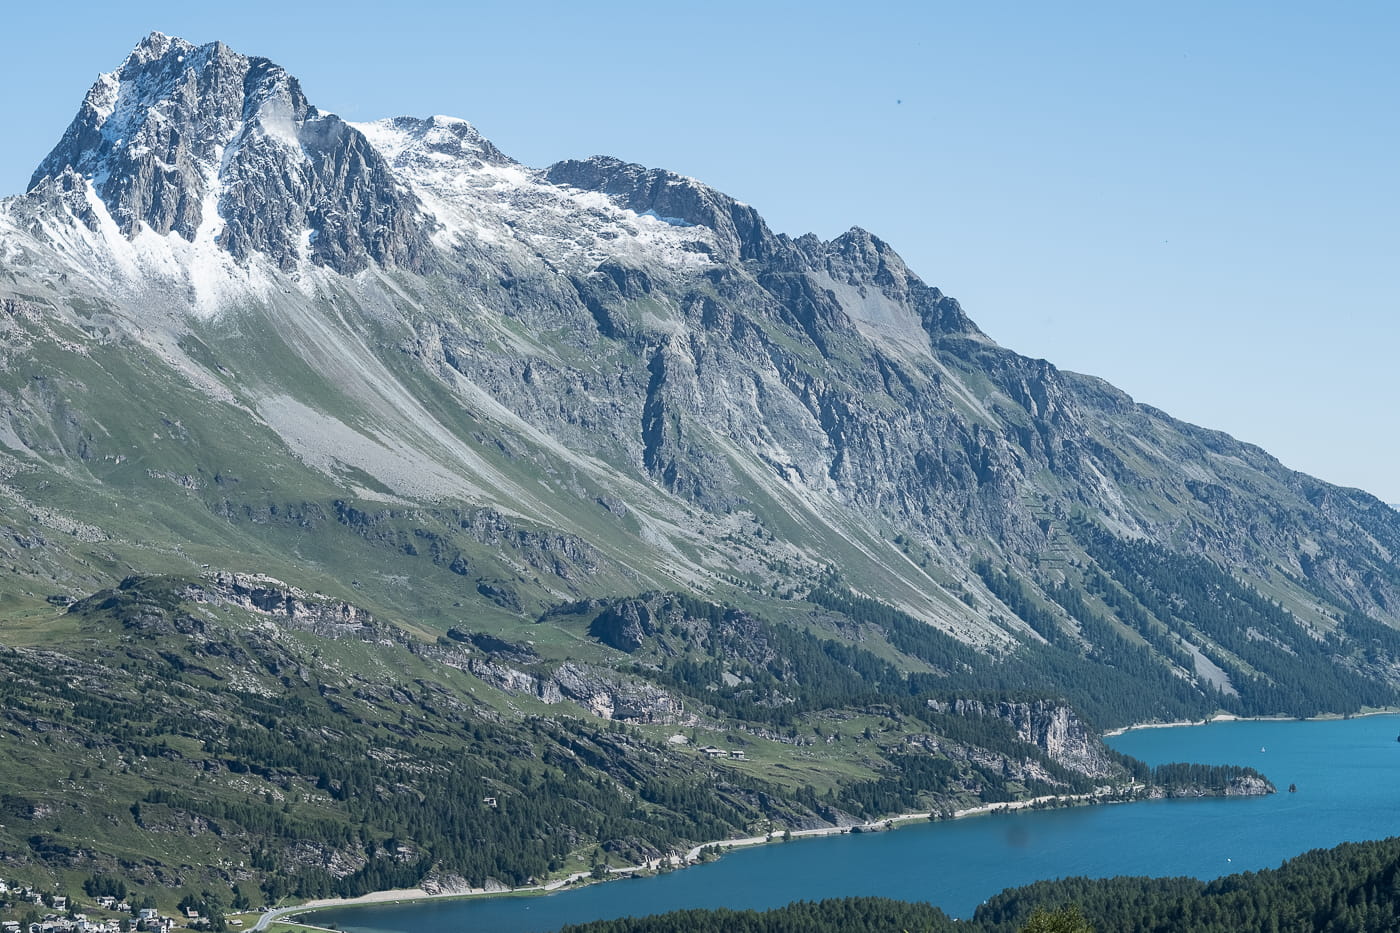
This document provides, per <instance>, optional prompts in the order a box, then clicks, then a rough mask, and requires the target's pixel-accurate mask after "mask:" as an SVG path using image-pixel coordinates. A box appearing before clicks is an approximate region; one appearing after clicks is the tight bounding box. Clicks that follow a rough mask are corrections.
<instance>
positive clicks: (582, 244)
mask: <svg viewBox="0 0 1400 933" xmlns="http://www.w3.org/2000/svg"><path fill="white" fill-rule="evenodd" d="M352 125H353V126H354V127H355V128H356V129H358V130H359V131H360V132H361V133H363V134H364V135H365V137H366V138H367V139H368V140H369V141H370V143H371V144H372V145H373V146H374V147H375V149H377V150H378V151H379V152H380V153H381V154H382V155H383V156H384V157H385V159H386V160H387V161H388V163H389V164H390V166H391V167H392V168H393V170H394V172H395V174H396V175H397V176H398V178H399V179H400V180H401V181H403V182H404V183H405V184H407V185H408V186H409V187H410V189H411V190H412V191H413V193H414V194H415V195H417V197H418V199H419V200H420V201H421V202H422V203H423V205H424V206H425V208H426V209H427V210H428V212H429V213H430V214H432V216H433V217H434V219H435V220H436V221H437V222H438V223H439V224H441V229H440V230H439V231H438V233H437V235H436V237H435V242H436V243H437V244H438V245H439V246H440V247H444V248H451V247H453V246H456V245H462V244H464V243H466V242H474V243H476V244H480V245H485V246H488V247H490V246H496V247H503V248H507V249H509V250H510V251H512V252H520V251H522V250H523V251H525V252H527V253H531V254H536V255H543V256H547V257H550V258H551V259H554V260H558V261H572V262H581V263H585V264H589V265H590V267H591V265H596V264H597V263H599V262H601V261H603V260H605V259H608V258H616V257H621V256H632V257H634V258H637V259H646V260H650V261H652V262H658V263H664V264H666V265H667V266H668V267H670V268H673V269H687V268H701V267H704V266H706V265H708V264H709V263H710V258H709V254H710V249H711V248H712V244H713V242H714V239H713V232H712V231H710V230H708V229H706V228H701V227H694V226H693V225H689V224H686V223H685V222H684V221H679V222H678V221H677V219H672V218H662V217H658V216H657V215H656V213H655V212H654V211H649V212H644V213H638V212H636V211H633V210H629V209H627V208H625V207H621V206H619V205H618V204H617V202H616V200H615V199H614V198H612V197H610V196H608V195H606V194H602V193H600V192H595V191H583V190H580V189H576V188H570V187H567V186H562V185H557V184H553V183H551V182H549V181H548V180H546V178H545V173H544V172H543V171H541V170H538V169H531V168H527V167H525V166H522V165H520V164H519V163H518V162H516V161H515V160H513V159H511V158H510V157H509V156H506V155H505V154H503V153H502V152H501V151H500V150H499V149H497V148H496V147H495V146H494V145H493V144H492V143H491V142H490V141H489V140H487V139H486V138H485V137H483V136H481V134H480V133H478V132H477V131H476V129H475V128H474V127H473V126H472V125H471V124H470V123H468V122H467V121H466V120H462V119H459V118H456V117H445V116H433V117H428V118H424V119H419V118H415V117H395V118H392V119H385V120H378V121H375V122H372V123H355V124H352Z"/></svg>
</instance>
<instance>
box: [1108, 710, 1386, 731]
mask: <svg viewBox="0 0 1400 933" xmlns="http://www.w3.org/2000/svg"><path fill="white" fill-rule="evenodd" d="M1396 715H1400V707H1383V708H1381V709H1370V710H1366V711H1365V712H1361V713H1322V714H1321V715H1318V716H1236V715H1235V714H1234V713H1216V714H1215V715H1214V716H1210V717H1208V718H1206V719H1190V720H1179V721H1177V722H1140V723H1133V724H1132V725H1130V726H1120V727H1119V728H1117V729H1109V730H1108V731H1107V732H1104V733H1103V734H1102V735H1100V736H1099V737H1100V738H1103V739H1109V738H1113V737H1114V736H1117V735H1126V734H1127V733H1129V732H1137V731H1138V730H1140V729H1178V728H1181V727H1183V726H1209V725H1211V724H1212V723H1217V722H1335V721H1337V720H1341V719H1365V718H1368V717H1371V716H1396Z"/></svg>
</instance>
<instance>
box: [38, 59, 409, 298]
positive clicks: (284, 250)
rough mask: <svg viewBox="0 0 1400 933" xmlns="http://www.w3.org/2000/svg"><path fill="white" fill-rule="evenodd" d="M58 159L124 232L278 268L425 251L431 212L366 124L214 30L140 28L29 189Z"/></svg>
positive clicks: (395, 260)
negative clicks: (200, 39) (216, 37)
mask: <svg viewBox="0 0 1400 933" xmlns="http://www.w3.org/2000/svg"><path fill="white" fill-rule="evenodd" d="M68 168H71V169H73V170H74V171H76V172H78V173H79V174H81V175H82V176H84V177H85V178H87V179H89V180H90V183H91V185H92V188H93V190H94V192H95V194H96V195H97V197H98V198H99V199H100V201H101V202H102V204H103V205H105V207H106V210H107V211H108V212H109V213H110V215H111V217H112V220H113V221H114V222H115V223H116V225H117V227H118V228H119V229H120V230H121V231H122V233H124V234H125V235H126V236H128V237H135V236H137V235H138V234H140V232H141V231H142V230H143V229H149V230H150V231H152V232H154V233H156V234H158V235H162V236H165V235H169V234H172V233H173V234H177V235H179V236H181V237H183V238H184V239H185V240H187V241H190V242H195V241H196V240H197V239H199V238H200V237H201V235H204V236H207V237H209V238H211V239H212V240H215V241H217V243H218V244H219V246H220V248H222V249H223V250H224V251H226V252H228V253H231V254H232V255H233V256H234V257H235V258H236V259H238V260H240V261H246V260H247V259H248V258H249V257H250V256H251V255H252V254H254V253H259V254H262V255H265V256H266V257H268V258H269V259H270V260H271V261H272V262H273V263H274V264H275V265H277V266H278V267H280V268H282V269H284V270H285V269H291V268H293V267H295V266H296V265H297V264H298V263H299V262H301V261H304V260H305V261H310V262H313V263H316V264H319V265H326V266H330V267H332V268H334V269H336V270H337V271H340V272H356V271H359V270H360V269H362V268H364V267H365V266H366V265H368V263H369V262H370V261H371V260H374V261H378V262H380V263H383V264H386V265H405V266H409V267H413V268H421V267H422V266H423V265H424V264H425V263H426V262H427V256H428V252H429V251H428V247H427V233H428V231H429V229H430V227H431V222H430V221H428V220H427V219H426V218H425V217H424V216H423V215H422V213H421V211H420V210H419V205H418V203H417V201H416V199H415V198H414V197H413V196H412V195H411V194H410V193H409V192H408V191H407V190H406V189H404V188H403V187H402V186H401V185H397V184H395V183H394V179H393V177H392V174H391V173H390V172H389V171H388V168H387V165H386V164H385V162H384V160H383V159H382V158H381V157H380V155H379V154H378V152H377V151H376V150H375V149H374V147H373V146H371V145H370V144H369V142H368V141H367V140H366V139H365V138H364V136H363V135H362V134H361V133H360V132H359V131H358V130H356V129H354V128H353V127H351V126H350V125H349V124H347V123H345V122H344V121H343V120H341V119H340V118H339V117H337V116H335V115H334V114H329V113H323V112H321V111H319V110H317V109H316V108H315V107H313V106H311V104H310V103H309V102H308V101H307V99H306V96H305V94H303V93H302V90H301V86H300V84H299V83H298V82H297V80H296V78H295V77H293V76H292V75H290V74H289V73H288V72H287V71H286V70H285V69H283V68H282V67H280V66H279V65H277V64H275V63H273V62H271V61H269V60H268V59H265V58H259V57H252V56H246V55H241V54H239V53H237V52H234V51H233V50H232V49H230V48H229V47H228V46H226V45H224V44H223V43H221V42H212V43H208V44H206V45H201V46H195V45H193V44H191V43H189V42H186V41H185V40H183V39H178V38H173V37H170V36H166V35H164V34H162V33H158V32H154V33H151V34H150V35H148V36H147V37H146V38H144V39H142V40H141V42H140V43H138V44H137V46H136V47H135V48H134V49H133V50H132V52H131V54H129V55H128V56H127V57H126V59H125V61H123V63H122V64H121V66H120V67H118V68H117V69H116V70H115V71H112V72H109V73H108V74H104V75H102V76H101V77H99V78H98V80H97V82H96V83H95V84H94V85H93V87H92V89H91V90H90V91H89V92H88V94H87V97H86V99H85V100H84V101H83V104H82V106H81V107H80V108H79V111H78V114H77V116H76V117H74V119H73V122H72V124H71V125H70V126H69V128H68V130H67V132H65V133H64V135H63V138H62V139H61V140H60V141H59V143H58V145H57V146H55V147H54V149H53V151H52V152H50V153H49V155H48V156H47V157H46V158H45V159H44V160H43V162H41V163H40V165H39V167H38V169H37V170H36V171H35V173H34V177H33V178H32V180H31V182H30V189H31V190H33V189H35V188H37V187H38V186H39V185H40V183H41V182H42V181H43V180H44V179H45V178H52V177H57V176H59V175H60V174H62V172H63V171H64V170H65V169H68Z"/></svg>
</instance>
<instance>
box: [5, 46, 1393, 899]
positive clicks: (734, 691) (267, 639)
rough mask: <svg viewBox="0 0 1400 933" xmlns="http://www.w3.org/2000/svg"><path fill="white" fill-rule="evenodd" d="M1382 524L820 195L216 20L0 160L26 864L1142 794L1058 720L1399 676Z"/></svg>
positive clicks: (106, 863)
mask: <svg viewBox="0 0 1400 933" xmlns="http://www.w3.org/2000/svg"><path fill="white" fill-rule="evenodd" d="M1397 553H1400V514H1397V512H1396V511H1394V510H1393V509H1391V508H1390V507H1388V506H1386V505H1385V504H1383V503H1381V502H1380V501H1378V500H1376V499H1375V498H1373V497H1372V496H1370V495H1367V494H1366V493H1364V492H1361V491H1359V490H1353V489H1342V488H1338V487H1335V486H1331V485H1328V484H1327V483H1324V482H1321V481H1319V480H1316V479H1313V478H1311V477H1308V476H1305V475H1302V474H1299V473H1296V472H1293V471H1290V470H1288V469H1286V468H1285V467H1283V466H1282V465H1280V464H1279V463H1278V462H1277V461H1276V460H1274V459H1273V458H1272V457H1270V456H1269V455H1268V454H1267V453H1265V452H1264V451H1262V450H1259V449H1258V448H1256V447H1252V446H1250V445H1247V444H1242V443H1240V442H1238V441H1236V440H1234V439H1233V438H1230V437H1228V436H1227V435H1224V434H1221V433H1219V432H1214V431H1210V430H1206V429H1203V428H1199V427H1196V426H1193V425H1189V424H1185V423H1182V422H1179V421H1176V420H1174V419H1172V418H1171V417H1170V416H1168V415H1167V414H1165V413H1163V412H1161V411H1158V410H1156V409H1153V408H1150V407H1147V406H1144V405H1140V404H1136V403H1134V402H1133V401H1132V399H1130V398H1128V397H1127V396H1126V395H1124V394H1123V393H1121V392H1119V391H1117V390H1116V389H1114V388H1113V387H1111V386H1109V385H1107V384H1106V383H1104V382H1102V381H1100V380H1097V379H1094V378H1092V377H1088V376H1082V375H1078V374H1074V373H1068V372H1063V371H1061V370H1058V369H1056V368H1055V367H1054V366H1053V365H1051V364H1050V363H1048V362H1046V361H1044V360H1032V359H1027V358H1025V357H1022V356H1019V355H1017V354H1016V353H1014V352H1012V351H1010V350H1007V349H1004V348H1002V347H999V346H997V345H996V344H995V343H994V342H993V341H992V340H991V339H989V338H988V337H987V336H986V335H985V334H983V333H982V332H981V331H980V330H979V329H978V328H977V326H976V325H975V324H974V323H973V322H972V321H971V320H970V319H969V317H968V316H967V315H966V314H965V313H964V311H963V309H962V308H961V306H960V305H959V304H958V302H957V301H955V300H954V299H952V298H950V297H949V296H947V295H944V294H943V293H942V292H941V291H939V290H938V289H937V288H935V287H932V286H930V285H927V284H925V283H924V282H922V281H921V280H920V279H919V278H918V277H917V276H916V275H915V274H914V273H913V272H911V271H910V270H909V269H908V268H907V267H906V266H905V265H904V263H903V262H902V261H901V260H900V258H899V256H898V255H897V254H896V253H895V252H894V250H893V249H892V248H891V247H890V246H889V245H888V244H886V243H885V242H883V241H882V240H880V239H879V238H878V237H876V236H874V235H872V234H870V233H868V232H866V231H864V230H862V229H860V228H852V229H851V230H850V231H849V232H847V233H845V234H843V235H841V236H839V237H837V238H835V239H833V240H830V241H824V240H821V239H819V238H817V237H815V236H812V235H810V234H809V235H806V236H801V237H797V238H792V237H789V236H787V235H784V234H781V233H775V232H773V231H772V230H770V229H769V228H768V226H767V225H766V224H765V222H764V221H763V218H762V217H761V215H760V214H759V213H758V211H757V210H755V209H754V208H753V207H751V206H749V205H747V204H743V203H741V202H738V201H736V200H735V199H733V198H731V197H729V196H727V195H725V194H723V193H721V192H718V191H715V190H713V189H711V188H709V187H707V186H705V185H704V184H702V183H700V182H698V181H696V180H695V179H692V178H688V177H684V176H681V175H677V174H674V173H672V172H668V171H664V170H661V169H648V168H644V167H641V166H638V165H632V164H628V163H626V162H623V161H621V160H618V159H614V158H608V157H593V158H589V159H583V160H567V161H562V162H559V163H556V164H555V165H552V166H549V167H547V168H544V169H535V168H530V167H527V166H523V165H521V164H519V163H518V162H516V161H514V160H513V159H511V158H510V157H509V156H507V155H506V154H504V153H502V152H501V151H500V150H499V149H497V148H496V147H495V146H494V145H493V144H492V143H491V142H489V141H488V140H486V139H485V138H483V137H482V136H481V135H480V134H479V133H478V132H477V131H476V130H475V129H474V128H473V127H472V126H471V125H470V124H468V123H466V122H464V121H462V120H458V119H453V118H448V117H438V116H435V117H431V118H425V119H418V118H409V117H399V118H394V119H386V120H382V121H378V122H374V123H364V124H352V123H349V122H346V121H344V120H341V119H340V118H338V117H336V116H335V115H333V114H330V113H326V112H323V111H320V110H318V109H317V108H316V107H315V106H313V105H312V104H311V103H310V102H308V101H307V100H306V98H305V95H304V94H303V93H302V91H301V89H300V86H299V85H298V83H297V81H296V80H295V79H294V78H293V77H292V76H290V75H289V74H288V73H287V72H285V71H284V70H283V69H282V68H281V67H279V66H278V65H276V64H273V63H271V62H269V61H267V60H265V59H261V58H255V57H248V56H245V55H241V54H239V53H237V52H234V51H233V50H231V49H229V48H228V47H226V46H224V45H222V44H220V43H213V44H210V45H204V46H198V47H197V46H194V45H191V44H189V43H187V42H184V41H182V40H180V39H175V38H171V37H167V36H164V35H161V34H159V33H153V34H152V35H151V36H149V37H147V38H146V39H144V40H143V41H142V42H141V43H140V44H138V45H137V47H136V48H135V49H134V50H133V51H132V52H131V54H130V55H129V56H128V57H127V59H126V60H125V61H124V62H123V63H122V65H121V66H120V67H119V68H118V69H117V70H116V71H114V72H111V73H110V74H107V75H104V76H102V77H101V78H100V79H99V80H98V82H97V83H96V84H95V85H94V86H93V88H92V90H91V91H90V92H89V94H88V96H87V98H86V99H85V100H84V102H83V103H82V106H81V108H80V109H79V111H78V114H77V116H76V117H75V118H74V120H73V123H72V125H71V126H70V127H69V128H68V130H67V132H66V133H65V134H64V136H63V137H62V139H61V140H60V141H59V142H58V144H57V145H56V146H55V148H54V150H53V152H51V153H50V154H49V155H48V157H46V158H45V159H44V161H43V162H42V163H41V164H40V166H39V167H38V169H37V170H36V172H35V174H34V177H33V180H32V182H31V185H30V188H29V190H28V191H27V192H26V193H24V194H21V195H17V196H14V197H11V198H8V199H6V200H4V201H3V202H0V570H3V571H4V572H3V574H0V645H3V646H4V648H3V652H0V661H2V662H3V663H4V664H5V665H6V666H7V676H6V678H5V680H4V684H3V686H0V690H4V691H5V695H6V697H7V699H6V703H5V704H4V706H3V709H0V753H3V755H4V759H5V760H6V763H7V764H6V768H7V770H6V772H5V773H6V774H9V775H13V776H14V777H13V779H12V781H13V786H8V784H9V783H10V782H7V787H5V788H4V790H5V791H6V793H7V794H10V796H7V797H6V798H5V799H6V800H7V801H9V802H8V803H6V804H5V806H6V807H8V808H9V810H10V811H12V812H13V814H19V816H18V817H17V818H16V819H11V818H8V817H7V819H6V820H5V821H4V822H5V825H4V826H3V827H0V858H3V859H5V860H8V861H10V862H12V863H14V864H15V865H17V866H20V867H21V868H23V869H24V870H25V871H32V872H48V873H50V876H51V877H57V876H59V875H62V876H63V877H72V876H73V874H74V873H78V874H81V873H83V872H88V873H90V874H91V873H97V872H106V873H120V872H127V873H129V874H132V875H134V876H138V877H137V878H135V880H138V881H141V882H143V883H150V884H156V885H165V886H166V887H167V888H169V889H171V890H175V889H179V888H182V887H189V886H190V885H192V884H196V883H197V884H200V885H206V886H211V890H212V888H217V887H219V886H220V885H223V886H232V885H238V884H243V885H245V886H246V887H247V888H248V889H249V890H253V889H258V888H259V886H262V890H263V891H264V894H265V895H266V896H267V897H269V898H273V897H275V896H279V895H281V894H285V893H288V890H287V888H288V885H290V889H291V890H292V891H293V892H294V893H299V894H303V895H311V894H323V893H358V892H360V891H363V890H369V889H372V888H375V887H384V886H387V885H391V884H416V883H419V882H421V881H423V880H425V879H429V880H432V879H437V880H439V881H441V882H442V883H444V884H453V883H459V884H468V885H473V886H480V885H484V884H487V883H491V882H499V883H510V884H515V883H524V882H525V881H526V880H527V879H529V878H531V877H534V878H537V879H538V878H544V877H549V876H553V875H558V874H567V873H569V871H570V869H576V868H578V867H580V864H581V865H582V867H583V868H585V869H592V868H597V867H599V866H602V869H603V870H604V871H605V869H606V866H607V865H609V864H613V865H617V864H622V863H629V864H630V863H631V862H632V861H643V860H648V859H654V858H657V857H659V856H661V855H662V854H664V853H668V852H670V851H673V850H676V849H683V848H685V847H686V846H688V845H693V844H698V843H702V842H706V841H708V840H710V839H713V838H716V837H719V836H724V835H728V834H731V833H737V834H742V833H751V832H754V831H757V828H761V827H767V828H769V829H772V828H774V827H783V826H787V827H812V826H818V825H847V824H850V823H854V822H859V821H862V820H867V819H874V818H877V817H879V816H881V815H884V814H888V813H893V812H908V811H923V810H927V811H929V812H930V813H934V814H941V813H945V812H951V811H954V810H957V809H959V808H960V807H964V806H975V805H982V804H986V803H992V802H1000V801H1006V800H1012V799H1016V798H1021V797H1029V796H1056V795H1059V796H1065V795H1086V794H1087V795H1094V796H1108V795H1115V794H1139V793H1152V792H1162V791H1163V788H1164V787H1166V788H1167V791H1168V792H1170V791H1171V789H1172V788H1174V787H1178V784H1179V782H1180V781H1181V780H1185V779H1184V778H1182V776H1181V775H1182V774H1186V773H1187V772H1181V773H1177V772H1173V773H1172V775H1171V778H1170V780H1167V779H1165V778H1163V777H1162V776H1161V775H1154V774H1152V773H1150V772H1148V771H1146V770H1144V769H1143V768H1142V766H1141V765H1140V764H1139V763H1136V762H1132V761H1129V760H1124V759H1121V758H1119V757H1118V756H1115V755H1113V754H1112V753H1111V752H1109V751H1108V750H1107V749H1106V748H1104V747H1103V745H1102V744H1101V743H1100V742H1099V741H1098V740H1097V738H1096V737H1095V736H1096V734H1097V733H1098V732H1099V731H1102V730H1105V729H1108V728H1113V727H1117V726H1122V725H1126V724H1128V723H1131V722H1138V721H1153V720H1174V719H1199V718H1204V717H1207V716H1209V715H1211V714H1213V713H1215V712H1217V711H1227V712H1231V713H1236V714H1244V715H1254V714H1286V715H1294V716H1306V715H1314V714H1318V713H1324V712H1334V713H1347V712H1354V711H1357V710H1360V709H1362V708H1367V707H1379V706H1388V705H1396V704H1397V688H1400V630H1397V628H1396V626H1397V625H1400V568H1398V567H1397V563H1396V557H1395V556H1396V554H1397ZM65 671H71V672H76V673H72V674H70V673H64V672H65ZM209 711H218V712H219V716H218V717H214V716H212V715H208V713H209ZM309 736H314V737H316V738H315V740H314V741H305V739H306V738H307V737H309ZM297 737H300V738H297ZM75 748H81V749H83V750H84V751H83V752H81V753H77V752H74V749H75ZM36 750H37V751H38V752H39V754H37V756H36ZM137 762H140V763H141V764H139V766H138V765H137ZM448 763H450V765H449V764H448ZM1197 777H1201V782H1199V783H1193V782H1195V781H1196V779H1195V778H1192V779H1191V781H1190V782H1188V783H1191V786H1192V787H1193V788H1194V789H1196V790H1199V789H1200V787H1201V786H1202V785H1212V789H1213V790H1216V791H1219V792H1224V791H1225V790H1226V785H1228V784H1229V783H1230V781H1231V780H1236V779H1239V778H1240V777H1241V775H1224V774H1210V775H1205V776H1203V777H1202V776H1200V775H1197ZM1251 780H1253V778H1252V777H1251ZM1173 782H1177V783H1173ZM1253 786H1256V787H1259V788H1262V787H1263V783H1262V782H1255V784H1254V785H1253ZM20 788H29V790H26V791H24V792H21V791H20ZM1154 788H1155V790H1154ZM1178 789H1179V788H1178ZM12 797H13V799H11V798H12ZM422 801H432V802H433V808H434V812H437V813H439V814H441V820H440V821H439V822H438V823H435V824H433V825H427V824H425V823H424V822H423V821H422V820H421V818H420V817H418V816H415V815H414V814H415V813H416V812H418V811H417V810H416V809H415V808H417V807H419V804H420V802H422ZM463 801H467V802H471V806H466V805H465V804H464V803H463ZM486 801H490V802H489V803H486ZM507 810H509V811H510V812H511V814H512V819H511V821H502V820H501V819H500V817H501V815H502V814H503V812H505V811H507ZM98 817H104V819H98ZM505 822H509V825H508V826H506V825H503V824H504V823H505ZM94 825H96V826H98V827H99V828H98V829H97V830H93V832H94V833H96V835H95V836H92V837H86V836H83V835H82V833H81V832H80V831H79V830H78V827H79V826H94ZM17 826H18V827H19V828H18V829H16V827H17ZM174 840H178V844H176V842H174ZM155 852H163V853H165V854H164V855H161V856H159V857H157V856H156V855H154V854H151V853H155ZM132 853H142V854H143V857H145V858H147V861H146V862H140V861H139V860H133V858H132ZM234 866H237V867H234ZM192 879H195V880H192ZM278 879H281V880H278ZM288 879H290V880H288ZM215 893H218V892H215ZM220 896H223V895H222V894H220Z"/></svg>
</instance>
